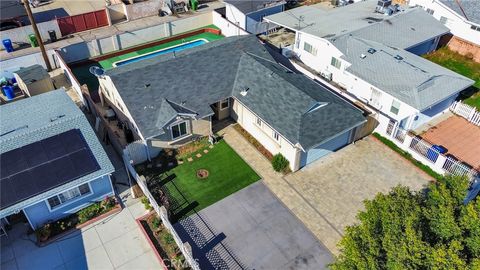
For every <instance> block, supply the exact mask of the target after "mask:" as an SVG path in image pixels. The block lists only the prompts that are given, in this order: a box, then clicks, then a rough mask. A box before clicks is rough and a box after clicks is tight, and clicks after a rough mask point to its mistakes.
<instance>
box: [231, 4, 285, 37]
mask: <svg viewBox="0 0 480 270" xmlns="http://www.w3.org/2000/svg"><path fill="white" fill-rule="evenodd" d="M284 9H285V1H279V0H267V1H265V0H261V1H255V0H245V1H244V0H227V1H225V16H226V17H227V20H229V21H231V22H232V23H235V24H237V25H238V26H239V27H240V28H242V29H243V30H245V31H247V32H249V33H252V34H260V33H263V32H266V31H267V30H268V24H267V23H265V22H262V20H263V18H264V17H265V16H269V15H273V14H276V13H279V12H282V11H284Z"/></svg>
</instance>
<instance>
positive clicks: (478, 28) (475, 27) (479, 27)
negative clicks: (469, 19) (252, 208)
mask: <svg viewBox="0 0 480 270" xmlns="http://www.w3.org/2000/svg"><path fill="white" fill-rule="evenodd" d="M470 28H471V29H472V30H475V31H480V26H475V25H472V26H470Z"/></svg>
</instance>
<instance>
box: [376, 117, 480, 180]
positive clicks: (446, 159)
mask: <svg viewBox="0 0 480 270" xmlns="http://www.w3.org/2000/svg"><path fill="white" fill-rule="evenodd" d="M384 135H386V136H387V137H389V138H390V139H392V141H393V142H394V143H395V144H396V145H397V146H398V147H400V148H401V149H403V150H404V151H407V152H408V153H410V154H411V155H412V157H413V158H414V159H416V160H418V161H420V162H422V163H423V164H425V165H428V166H429V167H430V168H432V169H433V170H434V171H435V172H437V173H440V174H452V175H457V176H466V177H467V178H469V179H470V180H473V179H474V178H475V177H476V176H478V175H479V172H478V171H476V170H475V169H473V168H472V167H471V166H469V165H468V164H466V163H464V162H462V161H460V160H456V159H455V158H454V157H452V156H449V155H444V154H442V153H440V152H439V151H438V150H437V149H435V148H434V147H433V145H432V144H430V143H428V142H427V141H425V140H423V139H422V138H421V137H419V136H414V135H412V134H410V133H409V132H408V131H407V130H404V129H401V128H399V127H398V126H395V125H394V124H392V123H391V124H389V127H388V128H387V130H386V133H385V134H384Z"/></svg>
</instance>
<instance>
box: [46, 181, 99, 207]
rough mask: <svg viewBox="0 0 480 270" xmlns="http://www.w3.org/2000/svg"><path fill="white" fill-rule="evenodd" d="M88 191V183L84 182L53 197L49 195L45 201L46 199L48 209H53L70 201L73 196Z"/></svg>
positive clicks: (76, 196) (89, 191)
mask: <svg viewBox="0 0 480 270" xmlns="http://www.w3.org/2000/svg"><path fill="white" fill-rule="evenodd" d="M89 193H91V190H90V186H89V185H88V183H85V184H83V185H80V186H78V187H74V188H72V189H69V190H67V191H65V192H62V193H60V194H57V195H55V196H53V197H50V198H49V199H48V200H47V201H48V204H49V205H50V209H54V208H57V207H58V206H60V205H62V204H64V203H66V202H69V201H72V200H74V199H75V198H78V197H80V196H83V195H85V194H89Z"/></svg>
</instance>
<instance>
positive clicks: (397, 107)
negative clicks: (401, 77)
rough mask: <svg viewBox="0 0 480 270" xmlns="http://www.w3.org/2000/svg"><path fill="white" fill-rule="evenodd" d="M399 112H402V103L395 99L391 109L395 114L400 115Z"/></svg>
mask: <svg viewBox="0 0 480 270" xmlns="http://www.w3.org/2000/svg"><path fill="white" fill-rule="evenodd" d="M399 111H400V101H398V100H395V99H394V100H393V102H392V107H390V112H391V113H393V114H398V112H399Z"/></svg>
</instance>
